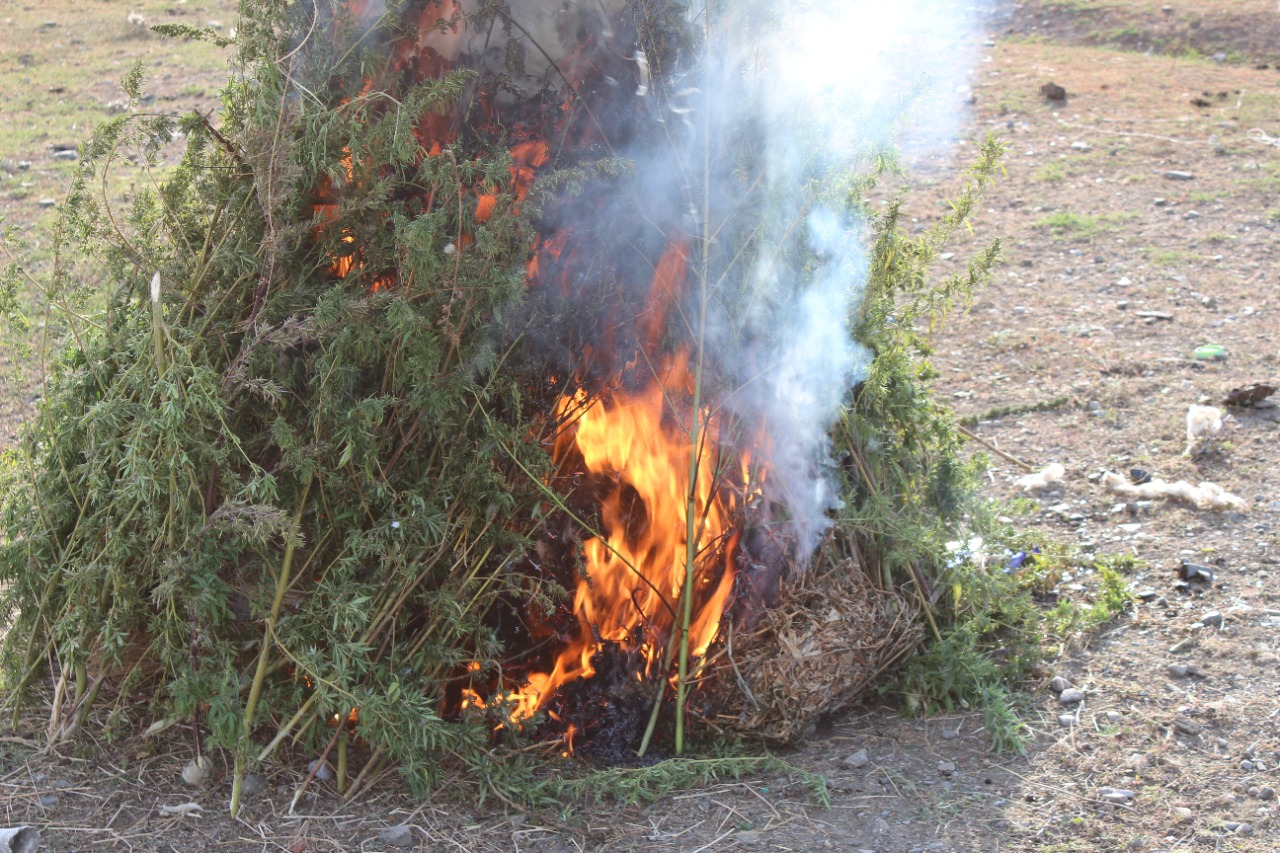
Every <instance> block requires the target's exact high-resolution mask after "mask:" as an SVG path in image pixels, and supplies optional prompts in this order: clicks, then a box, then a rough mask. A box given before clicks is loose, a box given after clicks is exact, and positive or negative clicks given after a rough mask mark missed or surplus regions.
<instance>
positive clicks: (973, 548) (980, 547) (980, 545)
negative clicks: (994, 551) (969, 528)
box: [946, 536, 990, 569]
mask: <svg viewBox="0 0 1280 853" xmlns="http://www.w3.org/2000/svg"><path fill="white" fill-rule="evenodd" d="M946 547H947V550H948V551H950V552H951V553H952V557H951V559H950V560H948V561H947V566H948V567H949V568H955V567H956V566H959V565H962V564H964V563H966V562H969V563H972V564H973V565H974V566H976V567H977V568H979V569H983V568H985V567H986V565H987V559H988V558H989V556H990V555H989V554H988V553H987V551H986V542H984V541H983V539H982V537H981V536H974V537H973V538H971V539H970V540H969V541H967V542H961V541H959V540H955V541H953V542H948V543H947V546H946Z"/></svg>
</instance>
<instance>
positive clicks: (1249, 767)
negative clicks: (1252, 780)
mask: <svg viewBox="0 0 1280 853" xmlns="http://www.w3.org/2000/svg"><path fill="white" fill-rule="evenodd" d="M1240 769H1241V770H1243V771H1244V772H1246V773H1252V772H1253V762H1252V761H1250V760H1249V759H1247V758H1246V759H1245V760H1244V761H1241V762H1240Z"/></svg>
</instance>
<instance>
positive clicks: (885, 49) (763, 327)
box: [687, 0, 981, 559]
mask: <svg viewBox="0 0 1280 853" xmlns="http://www.w3.org/2000/svg"><path fill="white" fill-rule="evenodd" d="M780 6H782V7H785V8H781V9H779V8H778V7H780ZM769 11H776V12H777V13H776V14H769ZM706 12H707V10H706V9H705V8H695V9H693V10H691V13H692V15H693V20H705V19H703V18H702V17H701V16H703V15H705V14H706ZM713 20H714V19H713ZM980 23H981V19H980V17H979V15H978V14H977V13H976V12H975V10H974V8H973V7H971V6H964V5H961V4H955V3H939V2H925V0H898V2H895V3H883V2H878V0H808V1H807V2H804V0H798V2H790V3H786V4H778V3H774V2H769V0H758V2H750V0H748V2H743V3H741V4H739V6H738V7H736V8H735V11H734V12H733V13H731V14H729V15H728V16H727V17H725V18H723V19H722V20H721V21H719V22H718V23H717V24H713V27H717V28H720V29H721V30H722V31H721V32H715V31H712V32H711V33H710V34H709V38H708V41H707V51H708V57H707V60H708V61H707V63H706V68H707V72H706V73H707V76H706V78H705V80H704V89H705V90H706V93H707V102H706V104H705V105H704V109H706V110H708V111H709V115H710V116H711V118H710V119H709V120H708V125H709V127H708V128H707V130H708V133H706V134H704V135H701V136H700V137H699V138H697V139H696V140H695V143H696V144H698V145H708V144H709V145H710V146H712V148H713V149H714V148H720V147H722V146H723V147H731V146H732V145H733V141H734V134H738V133H740V132H741V129H742V128H744V127H752V128H755V129H756V132H757V133H758V134H760V136H761V137H762V140H763V144H762V149H761V156H760V158H759V160H760V168H761V169H762V170H763V177H762V186H763V191H762V192H760V193H759V198H760V199H762V200H763V206H762V207H761V208H759V209H757V210H754V211H753V212H752V215H753V216H756V217H758V218H759V231H758V232H757V237H756V242H757V245H756V246H755V248H754V251H753V252H752V253H751V255H750V260H748V261H745V262H742V261H739V262H737V263H736V267H737V268H736V269H732V268H731V269H728V270H727V276H728V277H731V278H736V279H737V280H738V281H739V282H740V283H741V284H740V287H739V291H738V292H740V293H745V294H749V296H748V298H747V299H746V301H745V303H743V304H744V305H745V306H746V307H745V310H743V307H742V305H739V306H738V309H737V311H738V313H736V314H735V313H734V310H733V309H730V310H728V311H726V312H725V314H724V315H723V316H722V317H721V318H720V320H721V323H720V325H719V326H718V327H715V331H716V338H717V339H716V343H715V346H716V349H715V350H713V351H714V352H716V354H717V359H718V361H719V362H720V363H721V364H722V368H723V369H724V370H725V372H726V373H727V374H728V375H729V377H730V378H731V379H733V380H736V382H737V384H738V390H737V391H736V392H734V393H733V394H732V396H731V397H730V401H729V405H730V406H731V407H732V408H733V409H734V410H735V411H736V412H737V413H738V414H739V415H741V416H742V417H743V419H744V420H745V421H747V422H748V423H762V424H763V425H764V427H765V429H766V431H767V433H768V435H769V436H770V438H771V451H770V459H769V467H770V474H769V479H768V481H767V483H766V487H767V488H768V490H769V495H768V497H769V498H770V499H771V500H773V501H775V502H777V503H781V504H783V505H785V507H786V512H787V516H788V524H789V526H790V527H791V529H792V532H793V534H794V537H795V541H796V544H797V549H798V552H799V556H800V557H801V559H803V558H805V557H807V556H808V555H809V554H810V553H811V552H812V550H813V548H814V547H815V546H816V544H817V543H818V541H819V539H820V538H821V536H822V534H823V532H824V531H825V530H826V528H827V527H828V526H829V523H830V522H829V520H828V514H829V512H830V511H831V510H832V509H834V508H835V506H836V504H837V503H838V496H837V492H836V488H835V482H834V477H833V476H832V474H833V470H832V463H831V447H830V446H829V444H830V440H829V434H830V430H831V427H832V426H833V425H834V423H835V421H836V419H837V418H838V417H839V414H840V411H841V407H842V406H843V405H844V404H845V403H846V402H847V401H848V399H849V394H850V391H851V389H852V388H853V387H854V386H855V385H856V384H857V383H858V382H859V381H861V380H862V379H863V378H865V376H866V374H867V369H868V366H869V364H870V353H868V352H867V351H866V349H865V348H864V347H862V346H861V345H859V344H858V343H856V342H855V341H854V340H853V337H852V335H851V329H850V323H851V320H852V315H853V314H854V312H855V311H856V309H857V306H858V304H859V302H860V300H861V297H862V294H863V290H864V287H865V283H866V277H867V258H866V246H865V244H866V237H867V235H866V233H865V223H864V222H863V221H861V219H860V218H859V216H858V215H857V214H856V213H855V212H853V209H852V206H851V205H850V204H849V202H850V200H851V199H850V198H849V196H848V194H847V191H846V189H845V188H846V187H847V185H848V180H849V177H850V175H851V174H853V173H856V171H857V170H859V169H865V168H867V166H868V163H869V161H870V160H871V158H873V157H874V156H875V154H876V152H877V151H879V150H883V149H884V148H885V147H886V146H888V145H890V144H891V143H893V142H894V141H895V138H896V139H897V141H898V143H899V145H904V144H905V145H910V146H911V148H912V150H914V151H917V152H918V151H920V150H927V149H928V148H930V147H931V146H936V145H938V144H940V143H942V142H945V141H947V140H950V139H952V138H953V137H954V135H955V133H956V132H957V130H958V129H959V127H960V123H961V121H962V118H963V111H962V110H963V108H962V104H961V103H960V99H959V97H958V96H957V95H955V93H956V92H957V90H958V89H959V88H960V84H961V83H962V82H963V80H964V77H965V74H966V72H967V71H968V70H969V68H970V66H971V57H972V55H973V53H972V49H971V46H972V45H973V44H975V43H976V42H975V38H974V36H975V35H976V32H975V29H976V26H977V25H979V24H980ZM948 96H950V97H948ZM698 156H699V154H698V152H689V153H688V155H687V159H688V161H689V162H691V163H697V162H699V161H698ZM704 162H706V161H704ZM730 183H732V182H730ZM720 204H721V207H722V208H730V209H731V208H732V207H733V206H734V204H735V200H733V199H728V200H725V199H721V200H720ZM712 206H713V208H714V207H715V203H714V202H713V205H712ZM698 215H702V216H712V217H715V216H717V214H716V213H715V212H714V211H698ZM733 215H735V214H734V213H732V212H730V213H728V214H724V215H723V216H724V217H725V218H727V217H731V216H733ZM726 230H727V229H726ZM806 245H807V248H808V250H809V254H808V256H807V257H806V256H804V253H803V252H802V251H798V250H799V249H803V247H805V246H806ZM730 254H732V253H730ZM734 257H735V258H736V257H738V256H737V255H734Z"/></svg>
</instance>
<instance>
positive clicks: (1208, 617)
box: [1200, 610, 1222, 628]
mask: <svg viewBox="0 0 1280 853" xmlns="http://www.w3.org/2000/svg"><path fill="white" fill-rule="evenodd" d="M1200 624H1201V625H1203V626H1205V627H1206V628H1221V627H1222V614H1221V613H1219V612H1218V611H1216V610H1214V611H1211V612H1209V613H1206V614H1205V615H1203V616H1201V617H1200Z"/></svg>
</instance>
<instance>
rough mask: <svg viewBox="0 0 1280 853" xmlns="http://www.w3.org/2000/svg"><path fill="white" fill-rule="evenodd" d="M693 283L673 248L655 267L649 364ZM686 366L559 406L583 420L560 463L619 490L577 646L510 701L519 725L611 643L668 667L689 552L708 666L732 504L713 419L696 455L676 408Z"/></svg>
mask: <svg viewBox="0 0 1280 853" xmlns="http://www.w3.org/2000/svg"><path fill="white" fill-rule="evenodd" d="M686 272H687V268H686V246H685V244H684V243H683V242H681V241H678V240H677V241H673V242H672V243H671V244H670V245H669V246H668V248H667V251H666V252H665V253H664V255H663V257H662V259H661V260H660V261H659V262H658V264H657V266H656V269H655V273H654V281H653V285H652V288H651V291H650V292H651V297H650V300H649V304H648V305H647V306H646V317H645V319H644V322H643V328H642V330H641V331H642V337H643V338H644V341H645V345H646V346H645V349H646V351H647V352H654V351H656V350H657V349H658V343H659V339H660V337H661V335H662V330H663V325H664V323H663V318H662V315H663V313H664V311H665V308H666V307H667V306H668V305H670V304H671V303H672V302H673V301H674V299H675V297H676V294H677V292H678V291H679V289H680V287H681V285H682V283H683V282H684V280H685V276H686ZM688 356H689V353H688V352H687V351H679V352H676V353H675V354H674V355H673V356H671V357H669V358H668V359H666V361H665V363H664V364H662V365H661V366H660V367H657V368H656V370H655V374H654V377H653V379H652V380H651V381H650V382H649V383H648V386H647V387H645V388H644V389H643V390H640V391H636V392H631V391H623V390H618V391H614V392H612V393H609V394H606V395H602V396H598V397H595V398H590V397H588V395H587V394H586V392H585V391H583V390H581V389H580V390H578V391H576V392H575V393H574V394H572V395H566V396H564V397H562V398H561V399H560V402H559V404H558V406H557V416H558V417H559V418H560V419H561V420H562V421H569V420H571V419H572V418H573V417H574V416H576V420H575V421H573V422H572V423H570V424H569V425H567V426H566V427H564V428H563V429H562V430H561V432H560V434H559V436H558V437H557V441H556V446H555V449H554V453H553V456H554V458H555V461H556V462H557V463H558V464H563V463H564V462H565V460H566V459H572V458H580V459H581V464H582V466H583V467H584V468H585V470H586V471H588V472H590V473H592V474H597V475H602V477H603V478H608V480H610V481H612V482H613V484H614V485H613V486H612V488H610V489H609V491H608V493H607V494H606V495H605V496H604V498H603V500H602V502H601V509H600V518H601V527H602V532H601V535H600V536H597V537H593V538H591V539H589V540H587V541H586V542H585V543H584V547H583V551H584V554H583V556H584V558H585V568H584V571H583V573H582V576H581V577H580V578H579V579H578V583H577V589H576V591H575V594H574V601H573V611H574V614H575V615H576V616H577V619H578V630H577V636H576V637H575V638H574V639H573V640H572V641H570V642H569V643H568V644H567V645H566V646H565V647H564V648H563V649H562V650H561V651H560V653H559V654H558V656H557V657H556V660H555V663H554V665H553V666H552V668H551V671H549V672H537V673H533V674H532V675H530V677H529V680H528V684H527V685H526V686H525V687H524V688H523V689H521V690H519V691H517V692H516V693H515V694H513V695H512V696H511V697H509V698H510V699H511V701H512V702H513V704H514V707H513V709H512V712H511V716H512V719H514V720H517V721H518V720H523V719H528V718H529V717H531V716H533V715H534V714H535V713H536V712H537V711H538V710H539V709H540V708H542V707H543V706H544V705H545V703H546V702H547V701H548V699H550V698H551V696H552V695H553V694H554V693H555V692H556V691H557V690H558V689H560V688H561V687H562V686H563V685H565V684H568V683H570V682H572V681H575V680H577V679H580V678H589V677H591V676H592V675H594V674H595V666H594V664H593V663H592V657H593V656H594V655H595V654H596V652H597V651H599V650H600V648H601V646H602V644H603V643H606V642H614V643H619V644H622V645H623V646H626V647H632V648H638V649H639V651H640V652H641V653H642V655H643V657H644V659H645V674H653V673H654V672H655V671H656V670H657V669H658V668H660V667H662V666H663V665H664V662H669V660H670V658H669V657H668V653H669V652H670V651H671V650H672V649H674V648H675V645H676V644H677V643H678V642H679V624H680V621H681V620H680V618H679V616H678V614H679V613H680V610H681V608H680V601H681V596H682V595H684V594H685V581H686V567H687V564H688V553H689V546H690V544H692V546H693V548H692V550H693V553H694V554H695V555H696V556H695V558H694V583H693V587H694V588H693V589H692V590H691V591H690V592H691V594H692V596H693V605H694V608H693V616H692V619H691V621H690V624H689V650H690V653H691V654H692V655H693V656H694V657H701V656H702V655H703V654H705V652H706V650H707V648H708V646H710V645H711V643H712V641H713V640H714V639H715V637H716V634H717V633H718V631H719V629H720V619H721V616H722V615H723V613H724V609H725V606H726V604H727V602H728V600H729V596H730V593H731V591H732V589H733V580H734V566H733V559H732V557H733V550H734V544H735V543H734V542H733V541H731V540H732V539H734V538H735V537H734V535H733V533H732V527H731V524H732V519H731V504H730V500H731V498H730V497H729V495H728V492H729V490H728V489H724V488H721V487H720V483H719V482H718V479H719V478H718V475H719V472H718V471H717V470H716V460H715V457H716V448H717V446H718V438H719V436H718V432H719V429H718V424H717V421H716V419H715V418H714V417H711V416H710V414H709V413H708V412H706V411H702V412H697V413H696V416H697V417H699V418H700V419H701V420H702V423H701V426H700V430H699V433H700V434H699V440H698V446H697V447H695V446H694V444H693V442H692V439H691V430H690V428H689V427H690V421H691V416H692V415H693V414H694V413H690V412H685V413H683V415H682V416H681V415H680V413H678V412H676V411H674V410H673V408H672V406H673V405H679V404H678V401H681V400H685V399H687V398H688V396H689V394H690V392H691V390H692V386H693V377H691V376H690V374H689V371H688V367H687V365H688V360H689V359H688ZM690 513H692V521H693V527H692V529H693V536H692V543H691V542H690V536H689V530H690V527H689V521H690Z"/></svg>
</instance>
